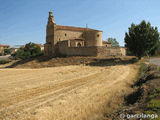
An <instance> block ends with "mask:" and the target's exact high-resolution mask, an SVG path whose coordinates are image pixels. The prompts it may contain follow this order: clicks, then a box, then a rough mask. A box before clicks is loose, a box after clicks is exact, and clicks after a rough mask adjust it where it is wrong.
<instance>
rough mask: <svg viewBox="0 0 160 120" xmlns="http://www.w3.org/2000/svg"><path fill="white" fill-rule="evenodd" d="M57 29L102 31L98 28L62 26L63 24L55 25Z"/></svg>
mask: <svg viewBox="0 0 160 120" xmlns="http://www.w3.org/2000/svg"><path fill="white" fill-rule="evenodd" d="M56 27H57V29H60V30H72V31H97V32H102V31H100V30H95V29H90V28H81V27H73V26H63V25H56Z"/></svg>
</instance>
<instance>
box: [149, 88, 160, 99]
mask: <svg viewBox="0 0 160 120" xmlns="http://www.w3.org/2000/svg"><path fill="white" fill-rule="evenodd" d="M158 96H160V88H156V89H154V91H153V92H152V93H151V95H150V96H149V98H150V99H153V98H156V97H158Z"/></svg>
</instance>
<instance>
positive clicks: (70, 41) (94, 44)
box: [44, 11, 125, 57]
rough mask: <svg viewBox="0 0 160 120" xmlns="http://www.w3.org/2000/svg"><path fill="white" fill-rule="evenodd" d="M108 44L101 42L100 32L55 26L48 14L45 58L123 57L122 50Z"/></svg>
mask: <svg viewBox="0 0 160 120" xmlns="http://www.w3.org/2000/svg"><path fill="white" fill-rule="evenodd" d="M110 44H111V43H109V42H106V41H102V31H101V30H95V29H90V28H81V27H73V26H63V25H57V24H56V22H55V20H54V16H53V12H51V11H50V12H49V17H48V23H47V30H46V43H45V45H44V54H45V56H50V57H52V56H53V57H55V56H110V55H112V54H115V55H120V56H122V55H125V49H124V48H120V47H116V48H115V47H111V45H110ZM108 46H110V47H108Z"/></svg>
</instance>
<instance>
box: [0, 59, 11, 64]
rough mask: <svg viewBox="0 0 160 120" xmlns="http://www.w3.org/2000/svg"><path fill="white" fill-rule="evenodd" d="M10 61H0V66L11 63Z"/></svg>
mask: <svg viewBox="0 0 160 120" xmlns="http://www.w3.org/2000/svg"><path fill="white" fill-rule="evenodd" d="M9 62H10V61H7V60H0V64H6V63H9Z"/></svg>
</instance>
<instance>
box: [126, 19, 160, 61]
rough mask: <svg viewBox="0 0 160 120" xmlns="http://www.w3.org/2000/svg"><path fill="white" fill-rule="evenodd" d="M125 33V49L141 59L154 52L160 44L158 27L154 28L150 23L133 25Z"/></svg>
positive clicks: (143, 22)
mask: <svg viewBox="0 0 160 120" xmlns="http://www.w3.org/2000/svg"><path fill="white" fill-rule="evenodd" d="M128 30H129V31H128V33H127V32H126V33H125V38H124V40H125V47H126V48H127V49H128V50H129V51H130V52H131V53H132V54H133V55H135V56H137V57H138V58H139V59H141V57H142V56H144V55H147V56H148V55H149V54H151V52H154V51H155V49H156V47H157V45H158V42H159V33H158V29H157V27H152V26H151V24H150V22H148V23H146V22H145V20H143V21H142V22H141V23H140V24H138V25H135V24H134V23H132V24H131V27H129V28H128Z"/></svg>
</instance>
